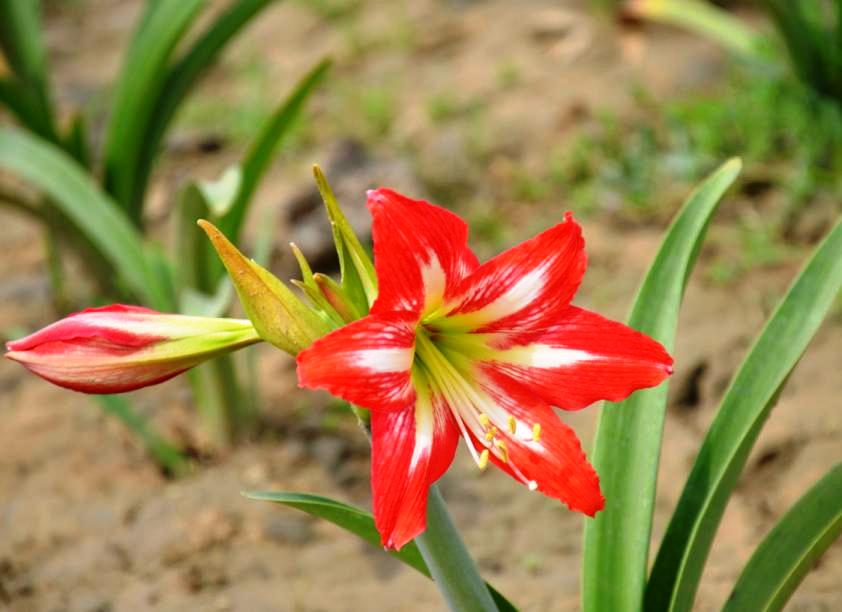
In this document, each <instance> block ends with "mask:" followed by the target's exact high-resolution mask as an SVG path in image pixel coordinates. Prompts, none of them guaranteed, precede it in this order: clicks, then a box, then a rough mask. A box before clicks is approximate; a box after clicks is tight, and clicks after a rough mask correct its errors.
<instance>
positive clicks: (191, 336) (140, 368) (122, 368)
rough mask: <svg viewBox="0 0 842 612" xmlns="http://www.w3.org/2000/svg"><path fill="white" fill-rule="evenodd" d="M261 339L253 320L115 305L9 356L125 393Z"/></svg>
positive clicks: (50, 330) (60, 378)
mask: <svg viewBox="0 0 842 612" xmlns="http://www.w3.org/2000/svg"><path fill="white" fill-rule="evenodd" d="M259 341H260V338H259V337H258V335H257V332H256V331H255V329H254V327H253V326H252V324H251V323H250V322H249V321H245V320H240V319H211V318H205V317H189V316H184V315H176V314H164V313H160V312H156V311H154V310H149V309H148V308H141V307H139V306H125V305H122V304H114V305H111V306H105V307H102V308H88V309H86V310H83V311H81V312H78V313H75V314H72V315H70V316H68V317H65V318H64V319H61V320H60V321H57V322H55V323H53V324H52V325H48V326H47V327H45V328H44V329H42V330H40V331H37V332H35V333H34V334H31V335H29V336H27V337H25V338H22V339H20V340H15V341H14V342H9V343H7V345H6V347H7V348H8V350H9V352H8V353H6V357H7V358H9V359H12V360H14V361H17V362H19V363H21V364H23V365H24V366H25V367H26V368H28V369H29V370H31V371H32V372H33V373H35V374H37V375H38V376H40V377H41V378H44V379H46V380H48V381H50V382H52V383H54V384H56V385H59V386H61V387H66V388H68V389H73V390H74V391H82V392H84V393H122V392H125V391H132V390H134V389H139V388H141V387H146V386H149V385H154V384H157V383H160V382H163V381H165V380H167V379H169V378H172V377H173V376H176V375H178V374H180V373H182V372H184V371H185V370H188V369H190V368H192V367H193V366H195V365H198V364H199V363H201V362H203V361H205V360H207V359H210V358H211V357H216V356H217V355H222V354H224V353H229V352H231V351H234V350H237V349H239V348H242V347H244V346H248V345H250V344H254V343H256V342H259Z"/></svg>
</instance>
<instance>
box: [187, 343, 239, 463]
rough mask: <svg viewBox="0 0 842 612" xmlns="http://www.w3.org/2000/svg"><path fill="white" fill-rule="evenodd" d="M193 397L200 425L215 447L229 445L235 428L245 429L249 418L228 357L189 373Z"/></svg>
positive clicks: (236, 431)
mask: <svg viewBox="0 0 842 612" xmlns="http://www.w3.org/2000/svg"><path fill="white" fill-rule="evenodd" d="M190 382H191V384H192V387H193V396H194V400H195V402H196V406H197V408H198V409H199V413H200V414H201V416H202V424H203V426H204V427H205V430H206V431H207V432H208V434H209V435H210V437H211V440H212V441H213V444H214V445H215V446H217V447H218V448H227V447H229V446H230V445H231V443H232V442H233V440H234V437H235V436H236V435H237V433H238V429H247V428H248V426H249V423H248V421H249V420H250V419H251V417H252V415H246V414H241V411H243V410H245V411H248V410H247V408H246V407H245V406H244V405H243V403H242V397H241V393H240V387H239V384H238V382H237V376H236V373H235V370H234V362H233V360H232V359H231V355H222V356H220V357H216V358H215V359H213V360H211V361H210V362H208V363H204V364H202V365H200V366H197V367H196V368H194V369H193V370H192V371H191V372H190Z"/></svg>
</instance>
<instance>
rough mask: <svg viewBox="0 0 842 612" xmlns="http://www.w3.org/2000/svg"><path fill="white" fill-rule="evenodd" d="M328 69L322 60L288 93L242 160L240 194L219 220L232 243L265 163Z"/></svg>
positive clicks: (266, 163)
mask: <svg viewBox="0 0 842 612" xmlns="http://www.w3.org/2000/svg"><path fill="white" fill-rule="evenodd" d="M329 68H330V60H322V61H321V62H319V64H318V65H316V67H315V68H313V69H312V70H311V71H310V72H308V73H307V74H306V75H305V76H304V78H302V79H301V80H300V81H299V82H298V84H297V85H296V87H295V89H294V90H293V91H292V93H291V94H290V95H289V96H288V97H287V98H286V99H285V100H284V101H283V103H282V104H281V105H280V106H279V107H278V109H277V110H276V111H275V113H274V114H273V115H272V117H271V118H270V119H269V120H268V121H267V122H266V123H265V124H264V125H263V128H262V129H261V132H260V134H259V135H258V137H257V139H256V140H255V141H254V142H253V143H252V145H251V147H250V148H249V151H248V153H247V154H246V157H245V159H244V160H243V165H242V172H243V173H242V182H241V183H240V191H239V193H237V198H236V200H234V204H233V205H232V206H231V209H230V210H229V211H228V212H227V213H226V214H225V215H224V216H223V217H222V218H221V219H220V226H219V227H220V229H221V230H222V232H223V233H224V234H225V235H227V236H229V237H230V238H231V239H232V240H237V238H238V237H239V233H240V228H241V227H242V225H243V222H244V221H245V218H246V212H247V210H248V206H249V204H250V203H251V200H252V196H253V195H254V192H255V190H256V189H257V186H258V184H259V183H260V180H261V179H262V178H263V175H264V174H265V172H266V170H267V169H268V168H269V162H271V161H272V156H273V155H274V153H275V150H276V149H277V147H278V145H279V144H280V141H281V139H282V138H283V137H284V136H285V135H286V134H288V133H289V131H290V129H291V128H292V126H293V123H294V121H295V119H296V117H297V116H298V114H299V113H300V112H301V109H302V108H303V106H304V102H306V101H307V98H308V97H309V96H310V93H311V92H312V91H313V89H315V87H316V85H318V84H319V82H321V80H322V79H323V78H324V76H325V75H326V74H327V71H328V69H329Z"/></svg>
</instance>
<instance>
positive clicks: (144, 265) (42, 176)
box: [0, 128, 170, 309]
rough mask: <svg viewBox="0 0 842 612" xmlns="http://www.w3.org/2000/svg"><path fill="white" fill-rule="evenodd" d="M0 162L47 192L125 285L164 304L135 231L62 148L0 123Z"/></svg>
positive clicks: (165, 299)
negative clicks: (0, 126) (2, 126)
mask: <svg viewBox="0 0 842 612" xmlns="http://www.w3.org/2000/svg"><path fill="white" fill-rule="evenodd" d="M0 168H3V169H4V170H8V171H10V172H13V173H15V174H16V175H18V176H20V177H21V178H22V179H24V180H26V181H28V182H29V183H31V184H33V185H35V186H36V187H37V188H38V189H40V190H41V191H43V192H44V193H45V194H47V195H48V196H49V197H50V202H51V203H53V204H54V205H56V206H58V207H59V208H60V209H61V211H62V212H63V213H64V214H65V215H66V216H67V217H68V218H70V219H71V220H72V221H73V223H74V224H75V226H76V229H77V230H78V231H79V232H81V233H82V234H83V235H84V236H86V238H87V239H88V240H89V241H90V243H91V244H93V245H94V247H95V248H96V249H97V250H98V251H99V252H100V253H102V254H103V256H104V257H105V258H106V259H107V260H108V261H109V262H110V263H111V265H112V266H113V267H114V270H115V271H116V272H117V274H118V275H119V276H120V278H121V279H122V281H123V282H124V283H125V285H126V287H127V288H128V289H129V290H130V291H132V292H133V293H134V294H135V295H137V296H138V297H140V298H141V299H143V300H144V301H145V302H146V303H147V304H149V305H150V306H152V307H153V308H159V309H164V308H166V306H167V305H168V304H169V302H170V300H169V298H168V295H167V291H166V289H165V287H163V286H162V283H161V282H160V280H159V279H158V278H157V277H156V276H155V274H153V273H152V271H151V269H150V266H149V264H148V262H147V259H146V256H145V253H144V249H143V245H142V243H141V238H140V236H139V235H138V233H137V231H136V230H135V229H134V227H132V225H131V224H130V223H129V222H128V220H127V219H126V218H125V217H124V216H123V215H122V214H121V213H120V210H119V209H118V208H117V206H116V204H114V202H113V201H111V199H109V198H108V196H106V195H105V194H103V193H102V191H100V190H99V188H98V187H97V186H96V185H95V184H94V182H93V181H92V180H91V178H90V176H88V174H87V173H86V172H85V171H84V170H83V169H82V168H81V167H80V166H79V165H78V164H77V163H76V162H75V161H73V160H72V159H71V158H70V157H69V156H68V155H67V154H66V153H64V152H63V151H61V150H60V149H59V148H58V147H57V146H54V145H51V144H49V143H47V142H45V141H43V140H40V139H38V138H36V137H33V136H30V135H29V134H27V133H26V132H23V131H21V130H17V129H14V128H0Z"/></svg>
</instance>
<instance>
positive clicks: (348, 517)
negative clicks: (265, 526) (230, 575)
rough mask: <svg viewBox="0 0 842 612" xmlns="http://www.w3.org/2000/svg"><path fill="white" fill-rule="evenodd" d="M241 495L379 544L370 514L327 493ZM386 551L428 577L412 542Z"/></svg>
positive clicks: (506, 609)
mask: <svg viewBox="0 0 842 612" xmlns="http://www.w3.org/2000/svg"><path fill="white" fill-rule="evenodd" d="M243 495H245V496H246V497H248V498H249V499H257V500H261V501H270V502H274V503H277V504H283V505H285V506H289V507H290V508H295V509H296V510H301V511H303V512H306V513H307V514H310V515H312V516H317V517H319V518H323V519H325V520H327V521H330V522H331V523H333V524H334V525H338V526H339V527H342V528H343V529H345V530H346V531H350V532H351V533H353V534H354V535H356V536H357V537H359V538H361V539H363V540H365V541H366V542H368V543H369V544H371V545H372V546H376V547H377V548H380V534H378V533H377V528H376V527H375V526H374V517H373V516H371V514H369V513H368V512H366V511H365V510H361V509H359V508H355V507H354V506H349V505H347V504H343V503H342V502H338V501H336V500H333V499H330V498H328V497H321V496H319V495H310V494H308V493H288V492H285V491H278V492H268V491H254V492H248V493H243ZM389 554H390V555H392V556H393V557H395V558H396V559H398V560H399V561H401V562H403V563H405V564H406V565H408V566H409V567H411V568H413V569H414V570H416V571H418V572H421V573H422V574H424V575H425V576H427V577H428V578H429V577H430V570H428V569H427V564H426V563H424V559H423V558H422V557H421V552H420V551H419V550H418V547H417V546H416V545H415V543H414V542H410V543H409V544H407V545H406V546H404V547H403V548H401V549H400V550H399V551H391V552H390V553H389ZM486 586H488V590H489V591H491V597H492V598H493V599H494V603H496V604H497V607H498V609H499V610H500V612H517V608H515V606H514V605H513V604H512V603H511V602H509V600H507V599H506V598H505V597H503V595H501V594H500V593H499V592H498V591H497V590H496V589H495V588H494V587H492V586H491V585H490V584H488V583H486Z"/></svg>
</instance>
